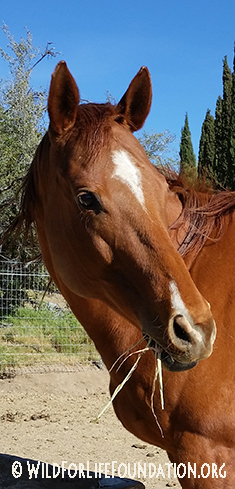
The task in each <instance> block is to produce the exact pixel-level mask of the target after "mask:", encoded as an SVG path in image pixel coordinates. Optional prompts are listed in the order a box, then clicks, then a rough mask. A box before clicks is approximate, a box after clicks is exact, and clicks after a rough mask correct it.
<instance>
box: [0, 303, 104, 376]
mask: <svg viewBox="0 0 235 489" xmlns="http://www.w3.org/2000/svg"><path fill="white" fill-rule="evenodd" d="M3 326H4V327H2V328H1V335H0V356H1V362H0V374H1V372H4V371H6V370H7V369H8V368H9V367H12V366H13V365H14V366H21V365H30V364H32V363H33V364H35V363H40V364H41V363H48V362H50V363H53V362H58V361H63V362H66V361H69V362H71V361H76V359H78V358H77V357H75V355H79V360H82V359H84V360H85V359H88V360H89V359H91V358H93V359H94V358H98V355H97V352H96V350H95V347H94V345H93V343H92V341H91V340H90V339H89V338H88V336H87V334H86V332H85V331H84V329H83V328H82V327H81V325H80V324H79V323H78V321H77V319H76V318H75V317H74V315H73V314H72V313H71V312H70V311H69V310H66V309H65V310H61V309H59V310H51V308H50V306H49V305H48V304H44V305H43V306H42V307H41V308H40V309H33V308H32V307H30V304H28V306H27V305H26V307H19V308H18V309H17V310H15V313H14V314H12V315H9V316H7V317H6V318H5V319H4V324H3ZM84 345H86V347H84ZM57 353H58V354H63V358H62V359H61V358H59V356H57V355H56V354H57Z"/></svg>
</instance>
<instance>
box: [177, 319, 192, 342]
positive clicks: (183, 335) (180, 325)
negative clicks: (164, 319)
mask: <svg viewBox="0 0 235 489" xmlns="http://www.w3.org/2000/svg"><path fill="white" fill-rule="evenodd" d="M185 327H187V324H185V319H184V317H183V316H181V315H180V314H179V315H177V316H175V318H174V321H173V330H174V333H175V336H176V337H177V338H178V339H179V340H181V341H184V342H187V343H192V338H191V337H190V335H189V333H187V331H186V328H185Z"/></svg>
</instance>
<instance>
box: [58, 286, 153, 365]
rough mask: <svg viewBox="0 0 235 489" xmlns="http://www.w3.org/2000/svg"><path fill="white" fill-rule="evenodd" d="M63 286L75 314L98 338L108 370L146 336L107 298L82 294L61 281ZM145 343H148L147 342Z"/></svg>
mask: <svg viewBox="0 0 235 489" xmlns="http://www.w3.org/2000/svg"><path fill="white" fill-rule="evenodd" d="M60 289H61V292H62V294H63V295H64V296H65V298H66V299H67V301H68V303H69V305H70V308H71V310H72V311H73V313H74V315H75V316H76V318H77V319H78V320H79V322H80V323H81V324H82V326H83V327H84V329H85V330H86V332H87V334H88V335H89V337H90V338H91V339H92V341H93V342H94V344H95V347H96V349H97V350H98V352H99V353H100V355H101V357H102V359H103V361H104V363H105V365H106V367H107V369H108V370H109V369H110V368H111V367H112V366H113V364H114V362H116V361H117V360H118V358H119V357H121V356H122V355H123V354H124V353H125V352H127V351H129V349H130V348H131V347H132V346H135V345H136V343H138V342H139V341H141V339H143V336H142V333H141V331H140V330H138V329H137V327H136V326H134V325H132V324H131V323H129V322H128V321H127V320H126V319H125V318H123V317H122V316H119V315H118V314H117V313H116V312H114V311H113V310H112V309H111V308H110V307H108V306H107V305H106V304H104V303H103V302H101V301H99V300H97V299H85V298H83V297H78V296H77V295H75V294H73V293H71V292H70V291H68V289H67V290H66V291H65V289H64V287H63V286H61V285H60ZM141 347H142V348H143V347H144V344H143V343H142V344H141V346H140V348H141ZM128 363H129V362H128ZM128 363H127V366H128ZM128 368H129V367H128Z"/></svg>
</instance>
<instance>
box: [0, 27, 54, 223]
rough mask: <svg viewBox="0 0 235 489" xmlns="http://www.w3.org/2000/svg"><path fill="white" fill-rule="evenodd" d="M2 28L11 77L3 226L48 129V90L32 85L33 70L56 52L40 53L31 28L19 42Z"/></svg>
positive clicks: (1, 102) (0, 85) (1, 172)
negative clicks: (46, 117)
mask: <svg viewBox="0 0 235 489" xmlns="http://www.w3.org/2000/svg"><path fill="white" fill-rule="evenodd" d="M2 29H3V32H4V33H5V35H6V37H7V39H8V52H5V51H4V50H3V48H0V55H1V57H2V58H3V59H4V60H5V61H6V62H7V63H8V66H9V71H10V78H9V79H7V80H1V82H0V206H1V224H0V228H3V226H4V227H5V226H6V227H7V225H8V224H9V223H10V222H11V221H12V219H13V217H14V216H15V215H16V213H17V210H18V202H17V198H15V197H14V196H15V192H16V189H17V187H18V186H19V185H20V184H21V181H22V179H23V177H24V175H25V173H26V170H27V168H28V166H29V164H30V162H31V160H32V158H33V155H34V152H35V149H36V147H37V145H38V144H39V142H40V139H41V137H42V134H43V133H44V131H45V120H44V117H45V113H46V93H45V90H44V89H40V90H35V89H33V88H32V86H31V74H32V70H33V68H34V67H35V66H36V65H37V64H38V63H39V62H40V61H41V60H42V59H44V58H45V57H46V56H55V55H56V53H55V52H54V50H53V49H52V48H51V47H50V43H49V44H48V45H47V47H46V49H45V51H44V53H43V54H42V55H40V54H39V48H35V47H34V46H33V40H32V34H31V33H30V31H27V32H26V39H23V38H21V40H20V42H19V43H18V42H16V41H15V39H14V37H13V36H12V35H11V33H10V32H9V30H8V28H7V26H6V25H5V24H3V26H2ZM0 231H2V229H0Z"/></svg>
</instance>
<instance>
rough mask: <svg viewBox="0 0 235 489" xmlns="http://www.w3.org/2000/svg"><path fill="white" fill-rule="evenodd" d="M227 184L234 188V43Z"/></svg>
mask: <svg viewBox="0 0 235 489" xmlns="http://www.w3.org/2000/svg"><path fill="white" fill-rule="evenodd" d="M227 183H228V186H229V188H230V189H231V190H235V43H234V57H233V74H232V97H231V118H230V126H229V134H228V181H227Z"/></svg>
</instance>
